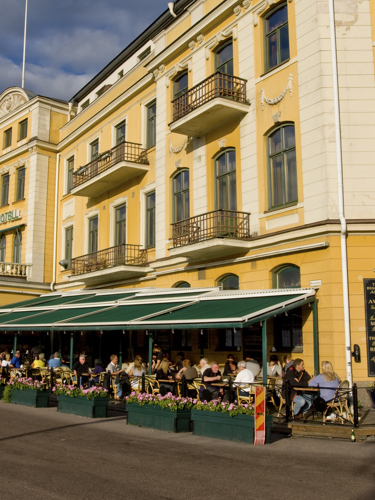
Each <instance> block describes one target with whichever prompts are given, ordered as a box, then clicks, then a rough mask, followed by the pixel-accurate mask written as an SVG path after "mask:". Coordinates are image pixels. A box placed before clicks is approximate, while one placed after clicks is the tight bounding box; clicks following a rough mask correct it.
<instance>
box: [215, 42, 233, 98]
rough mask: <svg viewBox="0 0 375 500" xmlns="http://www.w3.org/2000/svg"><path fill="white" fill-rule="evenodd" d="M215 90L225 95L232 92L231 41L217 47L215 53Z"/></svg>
mask: <svg viewBox="0 0 375 500" xmlns="http://www.w3.org/2000/svg"><path fill="white" fill-rule="evenodd" d="M215 72H216V73H217V72H219V73H222V74H219V75H216V77H215V80H216V85H215V87H216V90H217V92H219V95H222V96H225V97H227V96H228V95H232V93H233V78H232V76H233V44H232V41H230V42H228V43H226V44H225V45H222V46H221V47H219V49H218V50H217V51H216V53H215Z"/></svg>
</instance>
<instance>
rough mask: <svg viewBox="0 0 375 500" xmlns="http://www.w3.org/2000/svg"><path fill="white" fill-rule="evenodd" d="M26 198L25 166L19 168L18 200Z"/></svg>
mask: <svg viewBox="0 0 375 500" xmlns="http://www.w3.org/2000/svg"><path fill="white" fill-rule="evenodd" d="M24 198H25V167H21V168H19V169H18V170H17V195H16V200H23V199H24Z"/></svg>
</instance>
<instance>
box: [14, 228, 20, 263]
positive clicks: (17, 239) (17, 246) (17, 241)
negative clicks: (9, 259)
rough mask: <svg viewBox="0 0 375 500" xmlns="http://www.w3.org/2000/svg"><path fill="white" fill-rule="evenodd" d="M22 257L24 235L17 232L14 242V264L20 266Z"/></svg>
mask: <svg viewBox="0 0 375 500" xmlns="http://www.w3.org/2000/svg"><path fill="white" fill-rule="evenodd" d="M21 256H22V233H21V232H20V231H17V232H16V234H15V235H14V240H13V262H14V263H17V264H20V263H21Z"/></svg>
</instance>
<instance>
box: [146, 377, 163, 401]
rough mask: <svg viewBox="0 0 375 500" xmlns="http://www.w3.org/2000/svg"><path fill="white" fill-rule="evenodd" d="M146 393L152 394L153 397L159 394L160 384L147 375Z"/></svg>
mask: <svg viewBox="0 0 375 500" xmlns="http://www.w3.org/2000/svg"><path fill="white" fill-rule="evenodd" d="M146 392H147V393H148V394H150V393H151V394H152V395H153V396H155V395H156V394H159V392H160V384H159V382H158V381H157V380H156V378H154V377H152V376H150V375H148V376H147V377H146Z"/></svg>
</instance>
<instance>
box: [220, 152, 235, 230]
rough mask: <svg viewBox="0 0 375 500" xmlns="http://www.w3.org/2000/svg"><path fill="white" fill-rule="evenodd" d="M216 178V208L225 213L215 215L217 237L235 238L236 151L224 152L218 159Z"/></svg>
mask: <svg viewBox="0 0 375 500" xmlns="http://www.w3.org/2000/svg"><path fill="white" fill-rule="evenodd" d="M215 177H216V186H215V187H216V193H215V194H216V196H215V202H216V207H215V208H216V210H223V211H225V212H222V213H220V212H219V213H217V215H215V218H214V224H215V232H216V236H218V237H224V236H235V233H236V227H237V215H236V213H231V212H230V211H236V210H237V184H236V152H235V150H234V149H229V150H227V151H224V153H222V154H221V155H220V156H219V157H217V158H216V160H215Z"/></svg>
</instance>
